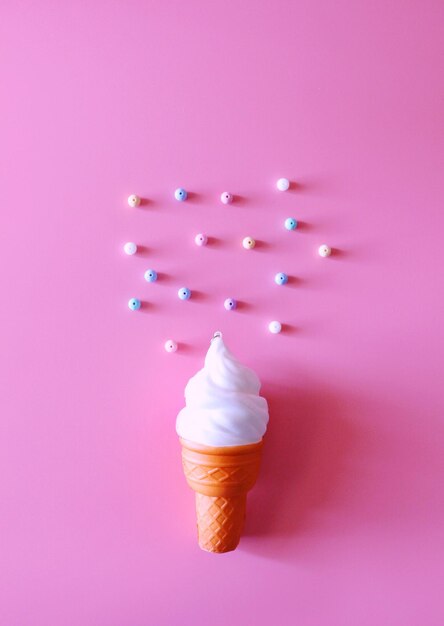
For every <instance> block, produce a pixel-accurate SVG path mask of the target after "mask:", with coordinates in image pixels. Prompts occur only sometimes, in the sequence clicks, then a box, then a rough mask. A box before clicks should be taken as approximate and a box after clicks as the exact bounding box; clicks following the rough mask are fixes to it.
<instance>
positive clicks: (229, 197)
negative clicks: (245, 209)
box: [220, 191, 233, 204]
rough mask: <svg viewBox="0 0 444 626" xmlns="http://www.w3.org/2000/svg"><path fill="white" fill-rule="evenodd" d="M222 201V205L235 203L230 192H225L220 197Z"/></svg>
mask: <svg viewBox="0 0 444 626" xmlns="http://www.w3.org/2000/svg"><path fill="white" fill-rule="evenodd" d="M220 201H221V202H222V204H231V202H233V196H232V195H231V193H229V192H228V191H224V192H223V193H222V194H221V195H220Z"/></svg>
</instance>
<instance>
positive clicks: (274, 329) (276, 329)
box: [268, 321, 282, 335]
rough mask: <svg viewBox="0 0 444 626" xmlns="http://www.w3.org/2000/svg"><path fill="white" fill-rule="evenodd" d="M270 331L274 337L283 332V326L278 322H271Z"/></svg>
mask: <svg viewBox="0 0 444 626" xmlns="http://www.w3.org/2000/svg"><path fill="white" fill-rule="evenodd" d="M268 330H269V331H270V333H273V335H277V334H278V333H280V332H281V330H282V324H281V323H280V322H277V321H274V322H270V323H269V325H268Z"/></svg>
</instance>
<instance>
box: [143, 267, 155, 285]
mask: <svg viewBox="0 0 444 626" xmlns="http://www.w3.org/2000/svg"><path fill="white" fill-rule="evenodd" d="M144 276H145V280H146V281H147V282H148V283H154V281H156V280H157V272H156V271H155V270H147V271H146V272H145V274H144Z"/></svg>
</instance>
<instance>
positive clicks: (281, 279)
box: [274, 272, 288, 285]
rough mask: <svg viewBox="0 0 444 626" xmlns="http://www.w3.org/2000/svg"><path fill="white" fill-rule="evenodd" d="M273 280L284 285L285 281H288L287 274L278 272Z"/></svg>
mask: <svg viewBox="0 0 444 626" xmlns="http://www.w3.org/2000/svg"><path fill="white" fill-rule="evenodd" d="M274 282H275V283H276V284H277V285H285V284H286V283H288V276H287V274H284V273H283V272H279V273H278V274H276V276H275V277H274Z"/></svg>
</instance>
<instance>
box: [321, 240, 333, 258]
mask: <svg viewBox="0 0 444 626" xmlns="http://www.w3.org/2000/svg"><path fill="white" fill-rule="evenodd" d="M318 252H319V256H323V257H326V256H330V254H331V248H330V246H327V244H325V243H323V244H322V246H319V250H318Z"/></svg>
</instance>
